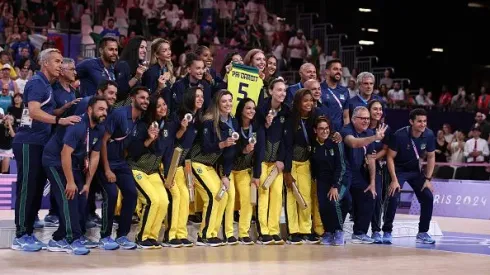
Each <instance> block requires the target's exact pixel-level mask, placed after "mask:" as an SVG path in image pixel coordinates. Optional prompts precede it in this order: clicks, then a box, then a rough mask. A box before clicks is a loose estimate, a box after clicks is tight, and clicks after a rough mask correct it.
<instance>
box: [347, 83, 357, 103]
mask: <svg viewBox="0 0 490 275" xmlns="http://www.w3.org/2000/svg"><path fill="white" fill-rule="evenodd" d="M356 86H357V85H356V81H355V80H354V79H351V80H349V83H348V84H347V89H348V90H349V96H350V98H353V97H355V96H357V94H358V93H359V90H358V89H357V87H356Z"/></svg>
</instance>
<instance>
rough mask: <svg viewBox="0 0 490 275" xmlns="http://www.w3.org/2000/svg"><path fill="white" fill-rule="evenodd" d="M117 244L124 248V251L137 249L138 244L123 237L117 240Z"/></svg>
mask: <svg viewBox="0 0 490 275" xmlns="http://www.w3.org/2000/svg"><path fill="white" fill-rule="evenodd" d="M116 243H117V244H118V245H119V246H120V247H121V248H122V249H128V250H131V249H136V247H137V245H136V243H134V242H132V241H130V240H129V239H128V237H126V236H122V237H119V238H117V239H116Z"/></svg>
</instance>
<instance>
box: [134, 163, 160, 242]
mask: <svg viewBox="0 0 490 275" xmlns="http://www.w3.org/2000/svg"><path fill="white" fill-rule="evenodd" d="M133 176H134V179H135V181H136V188H137V189H138V204H139V206H140V207H141V208H140V209H139V210H140V212H141V216H140V221H139V224H138V233H137V235H136V240H138V241H144V240H147V239H153V240H158V238H159V235H160V230H161V229H162V223H163V220H164V219H165V216H166V215H167V209H168V197H167V192H166V191H165V186H164V185H163V181H162V178H161V177H160V174H159V173H158V172H157V173H153V174H150V175H148V174H145V173H144V172H141V171H138V170H133Z"/></svg>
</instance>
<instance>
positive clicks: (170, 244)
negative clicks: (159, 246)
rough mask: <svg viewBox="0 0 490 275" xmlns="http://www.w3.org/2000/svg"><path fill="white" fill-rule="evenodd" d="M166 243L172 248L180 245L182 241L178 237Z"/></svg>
mask: <svg viewBox="0 0 490 275" xmlns="http://www.w3.org/2000/svg"><path fill="white" fill-rule="evenodd" d="M167 244H168V245H169V246H170V247H172V248H179V247H182V241H181V240H179V239H172V240H170V241H169V242H168V243H167Z"/></svg>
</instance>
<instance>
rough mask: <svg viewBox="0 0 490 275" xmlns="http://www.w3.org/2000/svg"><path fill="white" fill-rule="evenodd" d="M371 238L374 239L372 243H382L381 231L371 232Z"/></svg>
mask: <svg viewBox="0 0 490 275" xmlns="http://www.w3.org/2000/svg"><path fill="white" fill-rule="evenodd" d="M371 239H373V240H374V243H377V244H380V243H383V238H382V237H381V233H379V232H373V234H372V235H371Z"/></svg>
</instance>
